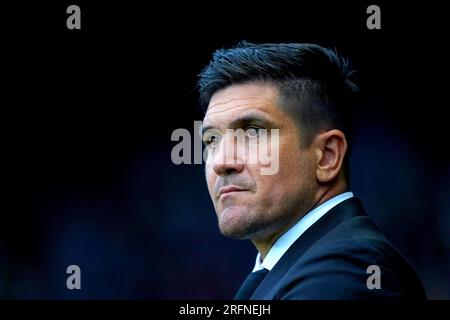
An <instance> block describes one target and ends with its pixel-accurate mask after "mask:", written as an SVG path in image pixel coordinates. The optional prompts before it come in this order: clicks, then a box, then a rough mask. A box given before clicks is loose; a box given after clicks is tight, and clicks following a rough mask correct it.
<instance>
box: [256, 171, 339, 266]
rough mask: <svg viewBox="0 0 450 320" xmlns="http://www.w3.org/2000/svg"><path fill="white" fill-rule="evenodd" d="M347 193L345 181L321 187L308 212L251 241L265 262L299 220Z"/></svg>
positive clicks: (294, 216)
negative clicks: (277, 242)
mask: <svg viewBox="0 0 450 320" xmlns="http://www.w3.org/2000/svg"><path fill="white" fill-rule="evenodd" d="M345 191H347V184H346V183H345V180H338V182H337V183H336V184H335V185H333V186H331V187H330V186H327V187H325V186H320V187H319V189H318V191H317V193H316V196H315V199H314V200H313V202H312V204H311V205H310V206H309V209H308V210H306V211H304V212H302V213H300V214H299V215H293V216H292V219H290V220H289V222H288V223H286V224H284V225H283V226H282V227H280V228H277V229H276V230H275V231H274V232H271V233H269V235H267V236H263V237H257V238H253V239H251V241H252V242H253V244H254V246H255V247H256V249H257V250H258V252H259V254H260V255H261V259H262V260H263V259H264V258H265V257H266V256H267V254H268V253H269V251H270V249H271V248H272V246H273V245H274V243H275V242H276V241H277V240H278V238H279V237H280V236H281V235H282V234H283V233H285V232H286V231H287V230H289V229H290V228H291V227H292V226H293V225H294V224H295V223H296V222H297V221H298V220H299V219H301V218H303V217H304V216H305V215H306V214H307V213H308V212H309V211H311V210H313V209H315V208H317V207H318V206H320V205H321V204H323V203H325V202H327V201H328V200H330V199H331V198H333V197H335V196H337V195H339V194H341V193H343V192H345Z"/></svg>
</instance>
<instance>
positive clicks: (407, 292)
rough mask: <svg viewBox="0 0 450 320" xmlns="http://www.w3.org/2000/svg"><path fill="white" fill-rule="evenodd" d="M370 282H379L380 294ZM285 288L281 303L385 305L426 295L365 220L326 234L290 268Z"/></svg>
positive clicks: (409, 269)
mask: <svg viewBox="0 0 450 320" xmlns="http://www.w3.org/2000/svg"><path fill="white" fill-rule="evenodd" d="M371 276H373V277H379V280H380V284H381V286H380V288H373V286H370V285H368V281H371V279H369V278H370V277H371ZM281 283H284V284H285V285H284V286H281V287H280V290H279V295H278V298H280V299H372V298H383V299H385V298H405V297H408V296H411V295H412V296H421V293H423V289H422V287H421V284H420V281H419V280H418V278H417V275H416V274H415V272H414V270H413V269H412V267H411V266H410V264H409V263H408V262H407V260H406V259H405V258H404V257H403V256H402V255H401V253H400V252H399V251H398V250H397V249H396V248H395V247H394V246H393V245H392V244H391V243H390V242H389V241H388V240H386V239H385V237H384V236H383V235H382V234H381V232H380V231H379V230H378V228H377V227H376V226H375V224H374V223H373V222H372V220H371V219H370V218H368V217H367V216H362V217H355V218H353V219H350V220H347V221H345V222H343V223H341V224H340V225H338V226H337V227H336V228H334V229H333V230H332V231H330V232H329V233H327V234H326V235H325V236H324V237H322V238H321V239H320V240H319V241H317V242H316V243H315V244H314V245H313V246H311V247H310V248H309V249H308V250H307V251H306V252H305V253H304V254H303V255H302V256H301V257H299V258H298V259H297V260H296V261H295V262H294V263H293V264H292V266H291V268H290V269H289V271H288V272H287V273H286V274H285V276H284V277H283V279H282V280H281ZM369 287H370V288H369Z"/></svg>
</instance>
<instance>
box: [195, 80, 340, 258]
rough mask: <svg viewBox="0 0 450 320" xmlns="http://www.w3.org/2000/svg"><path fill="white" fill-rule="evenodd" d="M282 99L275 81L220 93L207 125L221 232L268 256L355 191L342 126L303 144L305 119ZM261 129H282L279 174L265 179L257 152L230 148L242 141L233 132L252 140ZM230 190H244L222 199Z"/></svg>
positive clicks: (208, 168) (209, 170)
mask: <svg viewBox="0 0 450 320" xmlns="http://www.w3.org/2000/svg"><path fill="white" fill-rule="evenodd" d="M279 101H280V99H279V96H278V91H277V89H276V88H275V87H273V86H271V85H269V84H263V83H245V84H236V85H232V86H229V87H227V88H225V89H222V90H219V91H217V92H216V93H215V94H214V95H213V96H212V98H211V101H210V103H209V106H208V109H207V112H206V114H205V117H204V121H203V127H204V128H207V129H208V130H206V133H205V134H204V137H203V138H204V140H205V141H206V143H207V144H208V143H209V145H207V149H208V157H207V160H206V165H205V175H206V180H207V185H208V191H209V194H210V196H211V199H212V201H213V204H214V208H215V211H216V214H217V218H218V224H219V228H220V231H221V233H222V234H223V235H225V236H228V237H232V238H237V239H251V241H252V242H253V243H254V245H255V246H256V248H257V249H258V251H259V252H260V253H261V256H262V257H265V256H266V254H267V252H268V251H269V250H270V248H271V247H272V245H273V244H274V242H275V241H276V240H277V239H278V237H279V236H280V235H281V234H283V233H284V232H285V231H286V230H287V229H289V227H291V226H292V225H293V224H294V223H295V222H297V221H298V219H300V218H301V217H303V216H304V215H305V214H306V213H307V212H308V211H310V210H311V209H313V208H314V207H316V206H318V205H320V204H322V203H323V202H325V201H326V200H328V199H330V198H332V197H333V196H335V195H338V194H340V193H342V192H344V191H345V190H346V188H347V184H346V179H345V176H344V174H343V170H342V162H343V158H344V155H345V152H346V150H347V142H346V140H345V136H344V134H343V133H342V132H341V131H339V130H335V129H333V130H329V131H323V132H319V133H318V134H317V135H316V136H315V138H314V139H313V141H312V143H311V144H309V145H308V146H302V143H301V141H302V140H301V137H302V130H301V128H300V127H299V124H298V121H295V120H294V119H292V118H291V116H289V115H288V113H287V112H285V111H283V108H282V106H280V103H279ZM243 118H245V121H238V119H243ZM258 128H263V129H267V130H268V131H270V129H279V145H278V147H279V149H278V150H279V169H278V172H277V173H276V174H273V175H262V174H261V168H262V167H264V166H267V164H262V163H260V162H256V163H255V162H251V163H250V162H249V161H248V160H249V153H251V152H256V151H255V149H254V148H251V147H250V148H249V147H248V146H245V145H243V144H239V143H235V147H234V151H235V152H229V150H228V149H227V147H226V146H227V145H229V143H231V142H233V141H236V138H235V137H234V136H233V134H230V133H229V132H227V131H226V130H227V129H243V130H244V131H245V132H246V133H251V134H247V135H246V139H247V140H246V141H247V142H248V141H249V139H255V136H257V133H258V130H259V129H258ZM255 133H256V135H255ZM269 141H270V138H269ZM230 186H235V187H237V189H239V191H234V192H228V193H223V194H221V195H219V193H220V190H221V188H223V187H230ZM222 191H223V189H222Z"/></svg>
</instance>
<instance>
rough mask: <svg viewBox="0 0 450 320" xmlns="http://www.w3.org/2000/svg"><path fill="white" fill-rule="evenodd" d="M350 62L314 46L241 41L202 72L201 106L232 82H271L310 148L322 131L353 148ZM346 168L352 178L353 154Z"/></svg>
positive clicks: (219, 53)
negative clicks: (338, 136)
mask: <svg viewBox="0 0 450 320" xmlns="http://www.w3.org/2000/svg"><path fill="white" fill-rule="evenodd" d="M353 75H354V71H352V69H351V66H350V62H349V60H348V59H346V58H344V57H342V56H340V55H338V54H337V52H336V51H333V50H330V49H326V48H324V47H321V46H319V45H317V44H311V43H277V44H275V43H266V44H253V43H249V42H245V41H244V42H241V43H239V44H238V45H236V46H235V47H232V48H230V49H220V50H217V51H216V52H215V53H214V54H213V58H212V60H211V62H210V63H209V64H208V65H207V66H206V67H205V68H204V69H203V71H202V72H201V73H200V74H199V80H198V89H199V93H200V104H201V105H202V107H203V109H204V110H206V109H207V106H208V104H209V101H210V100H211V97H212V96H213V94H214V93H215V92H217V91H218V90H221V89H225V88H226V87H229V86H231V85H233V84H244V83H254V82H256V83H258V82H260V83H267V84H270V85H273V86H274V87H275V88H277V89H278V93H279V102H280V107H283V108H286V110H287V111H288V112H289V113H290V114H291V115H292V116H293V118H294V119H295V120H296V121H297V123H298V124H299V125H300V130H301V133H302V143H303V144H304V145H306V146H307V145H309V144H310V143H311V142H312V139H313V138H314V136H315V135H316V134H317V133H319V132H320V131H322V130H330V129H333V128H336V129H339V130H341V131H342V132H343V133H344V134H345V136H346V139H347V142H348V146H349V148H348V149H349V150H348V152H347V155H348V154H349V153H350V149H351V145H352V131H353V126H352V122H353V120H352V109H353V104H354V101H355V99H354V97H355V93H356V92H357V91H358V87H357V85H356V84H355V83H354V82H353V80H352V78H353ZM345 158H346V159H345V161H344V170H345V173H346V174H347V177H348V175H349V165H348V156H346V157H345Z"/></svg>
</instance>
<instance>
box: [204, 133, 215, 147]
mask: <svg viewBox="0 0 450 320" xmlns="http://www.w3.org/2000/svg"><path fill="white" fill-rule="evenodd" d="M218 141H219V136H217V135H214V134H211V135H208V136H206V137H205V139H204V140H203V142H204V144H205V145H206V146H214V145H216V144H217V142H218Z"/></svg>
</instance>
